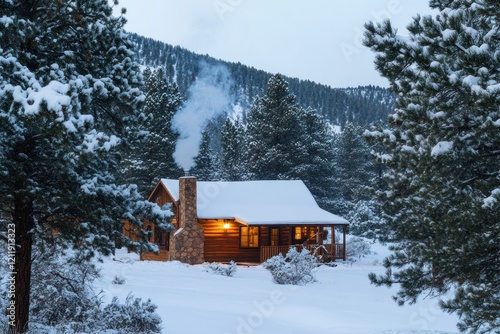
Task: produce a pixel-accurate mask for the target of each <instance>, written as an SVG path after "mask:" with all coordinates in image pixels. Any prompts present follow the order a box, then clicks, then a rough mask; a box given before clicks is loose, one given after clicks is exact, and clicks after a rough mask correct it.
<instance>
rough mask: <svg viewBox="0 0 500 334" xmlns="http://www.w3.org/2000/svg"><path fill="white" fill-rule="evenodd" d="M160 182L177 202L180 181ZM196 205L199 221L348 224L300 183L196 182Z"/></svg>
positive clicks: (251, 223)
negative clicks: (324, 206)
mask: <svg viewBox="0 0 500 334" xmlns="http://www.w3.org/2000/svg"><path fill="white" fill-rule="evenodd" d="M161 182H162V184H163V185H164V186H165V188H166V189H167V190H168V192H169V193H170V195H172V197H173V198H174V200H175V201H177V200H179V180H172V179H162V180H161ZM197 202H198V203H197V204H198V218H200V219H236V220H238V221H240V222H242V223H246V224H248V225H280V224H283V225H285V224H287V225H288V224H291V225H294V224H298V225H314V224H325V225H326V224H330V225H341V224H349V222H348V221H347V220H345V219H344V218H342V217H339V216H337V215H334V214H332V213H330V212H328V211H325V210H323V209H321V208H320V207H319V206H318V204H317V203H316V200H315V199H314V197H313V196H312V194H311V192H310V191H309V189H307V187H306V185H305V184H304V182H302V181H288V180H279V181H239V182H205V181H198V182H197Z"/></svg>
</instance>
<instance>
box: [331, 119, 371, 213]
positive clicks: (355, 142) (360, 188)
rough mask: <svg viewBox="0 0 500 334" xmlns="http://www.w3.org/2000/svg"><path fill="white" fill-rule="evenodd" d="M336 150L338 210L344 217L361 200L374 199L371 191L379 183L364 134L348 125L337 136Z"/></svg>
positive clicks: (336, 207) (336, 200) (336, 201)
mask: <svg viewBox="0 0 500 334" xmlns="http://www.w3.org/2000/svg"><path fill="white" fill-rule="evenodd" d="M334 147H335V148H334V150H335V193H336V198H335V204H334V207H335V210H334V212H336V213H338V214H341V215H345V214H347V213H348V212H349V211H351V210H352V209H353V208H354V206H355V205H356V203H357V202H358V201H360V200H368V199H370V198H371V197H372V195H371V193H370V191H368V189H371V188H372V187H373V186H374V185H373V182H374V181H375V179H376V175H375V164H374V162H373V159H372V157H371V155H370V148H369V146H368V143H367V142H366V141H365V139H364V138H363V130H362V129H361V128H360V127H355V126H354V125H353V124H352V123H347V124H346V125H345V126H344V128H343V129H342V132H341V133H340V134H337V138H336V140H335V144H334Z"/></svg>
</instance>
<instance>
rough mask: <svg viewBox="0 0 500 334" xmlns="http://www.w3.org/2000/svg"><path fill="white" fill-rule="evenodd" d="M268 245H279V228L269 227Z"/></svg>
mask: <svg viewBox="0 0 500 334" xmlns="http://www.w3.org/2000/svg"><path fill="white" fill-rule="evenodd" d="M269 245H270V246H279V245H280V228H279V227H271V228H270V229H269Z"/></svg>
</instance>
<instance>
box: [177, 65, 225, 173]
mask: <svg viewBox="0 0 500 334" xmlns="http://www.w3.org/2000/svg"><path fill="white" fill-rule="evenodd" d="M200 67H201V71H200V73H199V75H198V76H197V78H196V80H195V82H194V83H193V84H192V85H191V87H189V89H188V100H187V101H186V102H185V103H184V105H183V106H182V108H181V109H180V110H179V111H178V112H177V113H176V114H175V115H174V117H173V119H172V129H173V130H175V131H177V132H178V133H179V139H178V140H177V144H176V147H175V152H174V154H173V157H174V160H175V162H176V163H177V165H179V166H180V167H181V168H183V169H184V170H189V169H191V168H192V167H194V158H195V157H196V156H197V155H198V153H199V150H200V143H201V138H202V132H203V129H204V127H205V125H206V124H207V122H208V121H209V120H210V119H212V118H214V117H215V116H217V115H219V114H221V113H224V112H227V111H228V110H229V107H230V104H231V96H230V88H231V86H232V79H231V75H230V73H229V71H228V70H227V68H226V67H224V66H221V65H217V66H211V65H209V64H207V63H205V62H202V63H200Z"/></svg>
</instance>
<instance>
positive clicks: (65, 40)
mask: <svg viewBox="0 0 500 334" xmlns="http://www.w3.org/2000/svg"><path fill="white" fill-rule="evenodd" d="M0 9H1V12H2V18H1V19H0V26H1V27H2V29H1V32H0V64H1V66H0V161H1V164H0V198H1V200H0V205H1V213H0V214H1V215H2V218H5V219H2V220H1V221H2V223H4V222H6V224H7V226H4V227H3V230H4V231H7V229H10V230H11V231H12V230H15V233H13V234H15V238H14V239H15V240H12V238H8V240H6V241H7V242H8V243H9V244H10V245H11V248H10V250H11V255H15V264H14V265H13V266H12V267H11V268H10V270H11V272H13V273H14V274H13V275H15V294H14V298H13V299H12V300H10V301H9V302H10V303H15V319H13V321H12V323H9V325H10V328H9V330H11V331H12V332H15V333H24V332H26V331H27V330H28V317H29V307H30V280H31V261H32V259H31V257H32V254H31V250H32V245H33V240H35V239H39V238H46V239H51V242H59V243H61V244H64V245H65V246H66V247H71V246H74V247H78V248H79V249H80V250H81V251H82V254H84V256H85V257H91V256H93V254H94V253H95V252H96V251H100V252H103V253H110V252H111V251H113V249H114V247H115V240H116V239H117V238H121V223H120V221H121V220H123V219H129V220H130V221H131V222H132V223H134V224H136V225H137V226H138V227H140V226H141V225H142V224H141V222H140V220H139V218H140V217H141V215H143V216H144V217H146V218H148V219H151V220H152V221H153V222H165V221H166V218H167V217H168V215H169V213H168V212H165V211H162V210H158V209H159V208H158V207H157V206H156V204H152V203H148V202H145V201H144V200H143V199H142V198H141V196H139V194H138V193H137V191H136V188H135V187H133V186H125V185H117V184H116V183H115V174H116V172H117V171H118V170H119V168H118V167H119V161H120V149H121V147H123V146H125V145H126V144H127V143H126V139H127V136H125V133H126V132H135V131H136V129H135V127H134V125H135V124H136V123H137V122H138V117H139V113H138V108H139V107H140V103H141V101H142V100H143V99H144V96H143V95H142V93H141V91H140V89H139V87H140V85H141V76H140V72H139V69H138V66H137V65H136V64H135V63H134V62H133V61H132V60H131V59H132V58H133V52H132V51H131V48H132V43H131V42H130V40H129V39H128V37H127V35H126V34H125V33H124V32H123V25H124V23H125V19H124V18H123V17H119V18H116V17H114V16H113V15H112V8H111V7H110V6H109V5H108V1H107V0H88V1H53V0H36V1H34V0H23V1H21V0H10V1H0ZM139 230H140V229H139ZM144 235H145V234H144ZM2 238H3V237H2ZM125 241H126V240H125ZM13 243H15V245H12V244H13ZM129 244H130V243H129ZM145 246H148V247H147V248H148V249H151V250H153V248H152V245H148V244H146V245H145Z"/></svg>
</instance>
